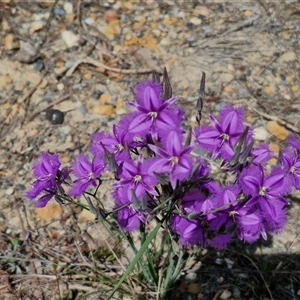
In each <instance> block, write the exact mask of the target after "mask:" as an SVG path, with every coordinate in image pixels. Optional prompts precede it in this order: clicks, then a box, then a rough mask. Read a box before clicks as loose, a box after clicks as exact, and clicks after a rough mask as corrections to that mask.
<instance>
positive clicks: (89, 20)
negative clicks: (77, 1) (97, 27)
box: [84, 18, 95, 25]
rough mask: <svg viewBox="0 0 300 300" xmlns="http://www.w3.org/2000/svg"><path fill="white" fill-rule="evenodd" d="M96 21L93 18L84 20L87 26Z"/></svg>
mask: <svg viewBox="0 0 300 300" xmlns="http://www.w3.org/2000/svg"><path fill="white" fill-rule="evenodd" d="M94 22H95V21H94V19H93V18H85V19H84V23H85V24H87V25H92V24H93V23H94Z"/></svg>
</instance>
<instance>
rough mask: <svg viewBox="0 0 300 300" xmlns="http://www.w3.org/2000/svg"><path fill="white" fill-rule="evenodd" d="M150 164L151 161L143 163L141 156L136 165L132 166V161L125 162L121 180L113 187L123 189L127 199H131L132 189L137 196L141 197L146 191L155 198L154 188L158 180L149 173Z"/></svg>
mask: <svg viewBox="0 0 300 300" xmlns="http://www.w3.org/2000/svg"><path fill="white" fill-rule="evenodd" d="M151 163H152V162H151V160H148V161H145V162H144V159H143V156H142V154H141V155H140V156H139V158H138V162H137V164H134V163H133V161H132V160H128V161H125V162H124V163H123V165H122V173H121V174H120V178H121V180H120V181H119V182H117V183H116V184H115V187H120V186H123V187H125V188H126V189H127V194H128V197H129V198H131V190H132V189H134V190H135V193H136V194H137V195H143V194H144V193H145V192H146V191H147V192H148V193H150V194H152V195H154V196H157V195H158V194H157V192H156V191H155V189H154V187H155V185H156V184H157V183H158V180H157V178H156V177H155V175H154V174H153V173H152V172H151V171H150V166H151Z"/></svg>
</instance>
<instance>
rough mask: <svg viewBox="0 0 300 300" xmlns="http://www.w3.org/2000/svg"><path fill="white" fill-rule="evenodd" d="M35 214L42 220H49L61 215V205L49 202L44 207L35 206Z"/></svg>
mask: <svg viewBox="0 0 300 300" xmlns="http://www.w3.org/2000/svg"><path fill="white" fill-rule="evenodd" d="M35 212H36V215H37V217H38V218H39V219H41V220H43V221H50V220H52V219H56V218H58V217H60V216H61V214H62V212H63V210H62V207H61V206H60V205H59V204H58V203H56V202H50V203H48V204H47V206H46V207H43V208H36V209H35Z"/></svg>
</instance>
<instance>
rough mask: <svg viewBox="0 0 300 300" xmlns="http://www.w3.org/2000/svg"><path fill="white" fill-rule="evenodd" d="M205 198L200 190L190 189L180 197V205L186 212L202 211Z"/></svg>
mask: <svg viewBox="0 0 300 300" xmlns="http://www.w3.org/2000/svg"><path fill="white" fill-rule="evenodd" d="M206 198H207V197H206V196H205V195H204V194H203V193H202V192H201V191H200V190H196V189H194V190H191V191H189V192H187V193H186V194H185V195H184V196H183V197H182V199H181V207H182V209H183V211H184V212H185V213H187V214H190V213H196V212H202V205H203V203H204V201H205V200H206Z"/></svg>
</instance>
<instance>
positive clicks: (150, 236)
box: [107, 222, 162, 300]
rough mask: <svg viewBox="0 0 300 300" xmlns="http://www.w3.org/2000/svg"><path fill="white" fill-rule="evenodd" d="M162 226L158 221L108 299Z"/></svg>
mask: <svg viewBox="0 0 300 300" xmlns="http://www.w3.org/2000/svg"><path fill="white" fill-rule="evenodd" d="M161 226H162V222H159V223H157V225H156V227H155V228H154V229H153V230H152V231H151V233H150V234H149V236H148V237H147V239H146V240H145V242H144V243H143V245H142V247H141V249H140V250H139V251H138V253H137V254H136V256H135V258H134V259H133V261H132V262H131V264H130V265H129V266H128V268H127V270H126V272H125V273H124V274H123V276H122V277H121V279H120V280H119V282H118V283H117V285H116V286H115V287H114V289H113V291H112V292H111V294H110V295H109V297H108V298H107V300H109V299H111V297H112V296H113V295H114V293H115V292H116V291H117V289H118V288H119V287H120V286H121V284H122V283H123V281H124V280H125V279H126V278H127V277H128V275H129V274H130V273H131V271H132V270H133V268H134V266H135V265H136V264H137V263H138V261H139V259H140V258H141V257H142V255H143V253H144V252H145V251H146V249H147V248H148V246H149V244H150V243H151V241H152V239H153V238H154V237H155V235H156V234H157V232H158V230H159V228H160V227H161Z"/></svg>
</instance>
